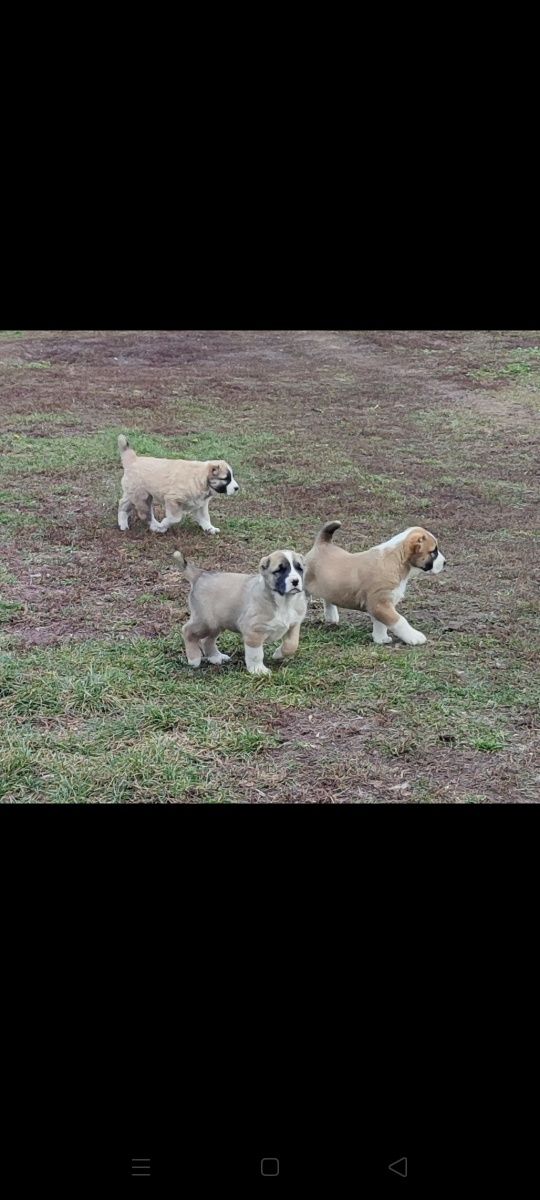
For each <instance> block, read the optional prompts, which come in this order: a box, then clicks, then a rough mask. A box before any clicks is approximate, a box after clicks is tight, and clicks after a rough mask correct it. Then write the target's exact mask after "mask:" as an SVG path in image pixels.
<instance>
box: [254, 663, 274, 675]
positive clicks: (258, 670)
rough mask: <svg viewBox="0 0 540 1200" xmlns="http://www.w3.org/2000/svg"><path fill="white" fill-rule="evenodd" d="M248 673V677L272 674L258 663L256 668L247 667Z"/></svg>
mask: <svg viewBox="0 0 540 1200" xmlns="http://www.w3.org/2000/svg"><path fill="white" fill-rule="evenodd" d="M248 671H249V673H250V675H271V674H272V672H271V671H270V670H269V668H268V667H265V666H264V664H263V663H260V664H259V665H258V666H256V667H248Z"/></svg>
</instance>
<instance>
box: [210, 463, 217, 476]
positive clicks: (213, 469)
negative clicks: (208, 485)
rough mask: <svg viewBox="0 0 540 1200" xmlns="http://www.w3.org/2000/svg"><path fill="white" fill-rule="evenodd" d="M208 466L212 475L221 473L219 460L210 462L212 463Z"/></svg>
mask: <svg viewBox="0 0 540 1200" xmlns="http://www.w3.org/2000/svg"><path fill="white" fill-rule="evenodd" d="M208 466H209V467H210V474H211V475H219V463H218V462H210V463H208Z"/></svg>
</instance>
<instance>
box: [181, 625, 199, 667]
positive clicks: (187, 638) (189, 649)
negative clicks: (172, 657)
mask: <svg viewBox="0 0 540 1200" xmlns="http://www.w3.org/2000/svg"><path fill="white" fill-rule="evenodd" d="M182 637H183V639H184V645H185V647H186V655H187V660H188V663H189V665H190V667H200V665H201V659H202V654H201V646H200V639H201V634H200V631H198V630H197V626H196V624H195V622H194V621H186V624H185V625H183V626H182Z"/></svg>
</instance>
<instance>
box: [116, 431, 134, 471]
mask: <svg viewBox="0 0 540 1200" xmlns="http://www.w3.org/2000/svg"><path fill="white" fill-rule="evenodd" d="M118 449H119V451H120V457H121V459H122V464H123V466H124V467H125V466H126V465H127V463H130V462H133V459H134V458H136V457H137V455H136V453H135V451H134V450H132V448H131V446H130V444H129V442H128V440H127V437H124V435H123V433H121V434H120V437H119V438H118Z"/></svg>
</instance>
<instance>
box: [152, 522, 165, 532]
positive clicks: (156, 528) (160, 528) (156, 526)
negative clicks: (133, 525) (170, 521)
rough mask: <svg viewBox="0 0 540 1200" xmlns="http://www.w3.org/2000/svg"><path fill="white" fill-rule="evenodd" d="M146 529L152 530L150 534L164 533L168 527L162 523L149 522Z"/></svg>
mask: <svg viewBox="0 0 540 1200" xmlns="http://www.w3.org/2000/svg"><path fill="white" fill-rule="evenodd" d="M148 528H149V529H151V530H152V533H166V532H167V529H168V525H166V524H165V522H164V521H150V525H149V526H148Z"/></svg>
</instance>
